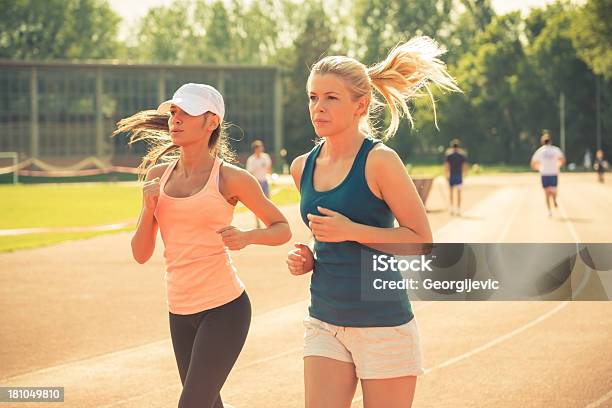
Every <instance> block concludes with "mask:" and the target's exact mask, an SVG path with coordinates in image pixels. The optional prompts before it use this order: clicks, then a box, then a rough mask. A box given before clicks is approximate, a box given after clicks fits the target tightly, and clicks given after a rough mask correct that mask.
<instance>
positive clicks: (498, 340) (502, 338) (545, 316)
mask: <svg viewBox="0 0 612 408" xmlns="http://www.w3.org/2000/svg"><path fill="white" fill-rule="evenodd" d="M525 196H526V195H525V194H524V195H523V200H524V199H525ZM523 200H522V201H523ZM522 201H521V203H522ZM557 203H558V204H559V209H560V210H561V214H562V217H563V219H564V221H565V224H566V225H567V227H568V229H569V231H570V234H571V235H572V238H573V239H574V241H575V242H576V243H579V242H580V238H579V237H578V233H577V232H576V230H575V229H574V226H573V225H572V223H571V221H570V220H569V218H568V217H567V212H566V211H565V209H564V208H563V207H562V206H561V203H559V202H558V201H557ZM519 208H520V205H518V206H516V207H515V210H514V211H513V213H512V215H511V216H510V218H508V221H507V223H506V225H505V226H504V229H503V230H502V233H501V234H500V237H499V239H498V242H501V241H502V240H503V238H505V235H506V234H507V233H508V229H509V225H511V222H512V220H513V219H514V218H515V217H516V215H517V213H518V209H519ZM587 275H589V274H587ZM584 286H585V285H584V280H583V283H582V285H580V287H579V288H578V289H577V290H576V294H578V293H579V292H580V291H581V290H582V288H584ZM568 304H569V301H567V300H566V301H563V302H562V303H560V304H559V305H557V306H556V307H555V308H554V309H552V310H549V311H548V312H546V313H544V314H543V315H540V316H539V317H537V318H536V319H534V320H532V321H530V322H528V323H526V324H524V325H523V326H521V327H519V328H517V329H515V330H513V331H511V332H509V333H506V334H504V335H502V336H498V337H496V338H494V339H493V340H491V341H489V342H488V343H485V344H483V345H482V346H480V347H477V348H475V349H473V350H471V351H468V352H466V353H463V354H461V355H459V356H457V357H453V358H451V359H449V360H446V361H444V362H442V363H440V364H438V365H437V366H435V367H432V368H429V369H425V373H424V375H427V374H429V373H431V372H433V371H436V370H439V369H441V368H445V367H448V366H450V365H452V364H455V363H458V362H460V361H463V360H465V359H467V358H470V357H471V356H473V355H475V354H478V353H480V352H482V351H485V350H487V349H489V348H491V347H493V346H495V345H497V344H499V343H501V342H503V341H505V340H508V339H509V338H511V337H514V336H516V335H517V334H520V333H522V332H524V331H525V330H527V329H529V328H531V327H533V326H535V325H536V324H538V323H540V322H542V321H544V320H546V319H548V318H549V317H550V316H552V315H554V314H555V313H557V312H559V311H560V310H561V309H563V308H564V307H565V306H567V305H568ZM604 397H605V399H604ZM604 397H602V398H601V401H602V402H605V401H606V400H608V399H609V398H610V397H612V391H611V392H610V393H609V394H606V395H605V396H604ZM361 401H363V396H359V397H355V398H354V399H353V401H352V403H351V405H353V404H355V403H358V402H361ZM596 402H598V401H596ZM596 406H598V405H594V407H596ZM587 408H593V407H587Z"/></svg>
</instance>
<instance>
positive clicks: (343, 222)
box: [307, 207, 356, 242]
mask: <svg viewBox="0 0 612 408" xmlns="http://www.w3.org/2000/svg"><path fill="white" fill-rule="evenodd" d="M317 209H318V210H319V212H320V213H321V214H323V216H320V215H314V214H308V215H307V217H308V220H309V221H310V222H309V223H308V226H309V227H310V230H311V231H312V234H313V235H314V237H315V238H316V239H317V240H318V241H320V242H342V241H350V240H351V236H352V231H353V229H354V227H355V226H356V224H355V223H354V222H353V221H351V220H350V219H349V218H347V217H345V216H344V215H342V214H340V213H339V212H336V211H332V210H329V209H327V208H323V207H317Z"/></svg>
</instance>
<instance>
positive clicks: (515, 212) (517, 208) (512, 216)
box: [497, 189, 527, 243]
mask: <svg viewBox="0 0 612 408" xmlns="http://www.w3.org/2000/svg"><path fill="white" fill-rule="evenodd" d="M522 193H523V194H522V195H521V200H520V202H519V203H518V205H516V206H515V207H514V210H513V211H512V214H510V217H508V220H507V221H506V224H505V225H504V228H503V229H502V232H501V233H500V234H499V237H498V238H497V242H498V243H499V242H503V241H504V239H506V235H508V231H510V226H512V223H513V221H514V219H515V218H516V216H517V215H518V212H519V211H520V209H521V207H522V206H523V203H524V202H525V199H526V198H527V191H525V189H523V191H522Z"/></svg>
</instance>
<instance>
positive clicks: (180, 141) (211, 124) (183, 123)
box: [168, 105, 218, 146]
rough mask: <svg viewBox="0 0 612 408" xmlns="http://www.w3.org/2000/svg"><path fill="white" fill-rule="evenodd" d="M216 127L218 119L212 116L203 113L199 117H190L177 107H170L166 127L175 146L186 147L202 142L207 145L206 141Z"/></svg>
mask: <svg viewBox="0 0 612 408" xmlns="http://www.w3.org/2000/svg"><path fill="white" fill-rule="evenodd" d="M217 125H218V117H217V116H216V115H214V114H210V113H204V114H202V115H199V116H191V115H190V114H188V113H187V112H185V111H184V110H182V109H181V108H180V107H179V106H177V105H172V106H171V107H170V118H169V119H168V127H169V128H170V137H171V138H172V142H173V143H174V144H175V145H178V146H187V145H190V144H194V143H202V142H205V143H206V144H208V139H210V135H211V133H212V131H213V130H214V129H216V128H217Z"/></svg>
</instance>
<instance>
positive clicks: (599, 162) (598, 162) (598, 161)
mask: <svg viewBox="0 0 612 408" xmlns="http://www.w3.org/2000/svg"><path fill="white" fill-rule="evenodd" d="M608 167H609V164H608V162H607V160H605V159H604V152H603V150H601V149H598V150H597V152H596V153H595V163H594V164H593V168H594V169H595V171H596V172H597V180H599V182H600V183H603V182H605V180H604V174H605V173H606V171H607V170H608Z"/></svg>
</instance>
